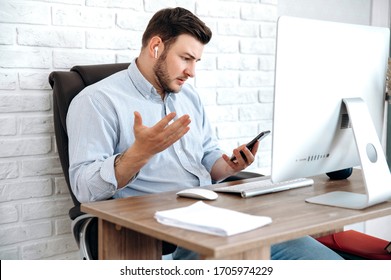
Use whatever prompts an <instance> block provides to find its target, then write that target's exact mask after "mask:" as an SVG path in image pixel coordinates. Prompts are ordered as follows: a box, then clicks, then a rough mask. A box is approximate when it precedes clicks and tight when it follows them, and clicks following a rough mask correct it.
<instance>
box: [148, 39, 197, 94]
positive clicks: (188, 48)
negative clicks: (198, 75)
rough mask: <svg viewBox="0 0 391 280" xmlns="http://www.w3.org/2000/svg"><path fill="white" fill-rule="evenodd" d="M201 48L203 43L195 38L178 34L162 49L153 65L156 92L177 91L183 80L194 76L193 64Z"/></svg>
mask: <svg viewBox="0 0 391 280" xmlns="http://www.w3.org/2000/svg"><path fill="white" fill-rule="evenodd" d="M203 50H204V45H203V44H202V43H201V42H199V41H198V40H196V39H195V38H193V37H191V36H189V35H180V36H179V37H178V38H177V40H176V41H175V42H174V43H173V44H172V45H171V46H170V48H169V49H165V50H164V51H163V53H162V54H161V56H160V57H159V58H158V60H157V61H156V64H155V66H154V69H153V70H154V73H155V78H156V81H157V84H158V85H159V88H158V89H157V90H158V92H160V91H162V92H160V93H162V94H163V93H165V92H175V93H176V92H179V91H180V90H181V88H182V85H183V84H184V83H185V81H186V80H187V79H188V78H189V77H190V78H193V77H194V76H195V65H196V63H197V61H199V60H200V59H201V55H202V52H203Z"/></svg>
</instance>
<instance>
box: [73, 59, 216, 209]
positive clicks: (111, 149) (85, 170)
mask: <svg viewBox="0 0 391 280" xmlns="http://www.w3.org/2000/svg"><path fill="white" fill-rule="evenodd" d="M134 111H138V112H140V114H141V116H142V119H143V124H144V125H146V126H149V127H151V126H154V125H155V124H156V123H157V122H158V121H160V120H161V119H162V118H163V117H164V116H165V115H167V114H168V113H170V112H176V113H177V116H178V117H180V116H182V115H184V114H188V115H190V119H191V123H190V131H189V132H188V133H187V134H186V135H184V136H183V137H182V138H181V139H180V140H179V141H177V142H176V143H174V144H173V145H172V146H171V147H169V148H168V149H166V150H164V151H162V152H160V153H158V154H156V155H155V156H154V157H152V159H151V160H150V161H149V162H148V163H147V164H146V165H145V166H144V167H143V168H142V169H141V170H140V172H139V173H138V174H137V175H136V176H135V177H134V178H133V180H131V181H130V182H129V183H128V185H127V186H126V187H124V188H122V189H120V190H117V181H116V178H115V172H114V159H115V157H116V156H117V155H118V154H120V153H122V152H124V151H125V150H127V149H128V148H129V147H130V146H131V145H132V144H133V142H134V140H135V138H134V134H133V124H134V114H133V113H134ZM67 131H68V136H69V161H70V168H69V177H70V182H71V186H72V189H73V192H74V194H75V196H76V197H77V199H78V200H79V201H80V202H87V201H96V200H103V199H107V198H110V197H113V196H114V197H115V198H117V197H126V196H133V195H143V194H147V193H158V192H163V191H171V190H178V189H183V188H188V187H192V186H203V185H209V184H211V177H210V171H211V169H212V166H213V165H214V163H215V162H216V160H217V159H218V158H220V157H221V155H222V152H221V150H220V149H219V147H218V142H217V139H216V137H215V136H214V133H213V130H212V127H211V125H210V123H209V121H208V120H207V117H206V115H205V111H204V107H203V105H202V102H201V100H200V98H199V96H198V94H197V93H196V92H195V90H194V89H193V88H192V87H191V86H190V85H189V84H185V85H184V86H183V87H182V90H181V91H180V92H178V93H168V94H166V96H165V98H164V101H163V100H162V98H161V96H160V95H159V94H158V93H157V92H156V90H155V89H154V88H153V86H152V85H151V84H150V83H149V82H148V81H147V80H146V79H145V78H144V77H143V76H142V74H141V73H140V71H139V70H138V68H137V65H136V63H135V60H134V61H133V62H132V63H131V64H130V66H129V68H128V69H126V70H123V71H120V72H118V73H116V74H114V75H112V76H110V77H108V78H106V79H104V80H102V81H100V82H98V83H95V84H93V85H91V86H89V87H86V88H85V89H84V90H83V91H82V92H80V93H79V94H78V95H77V96H76V97H75V98H74V99H73V101H72V103H71V105H70V107H69V111H68V115H67Z"/></svg>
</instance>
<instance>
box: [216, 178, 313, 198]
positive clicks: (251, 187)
mask: <svg viewBox="0 0 391 280" xmlns="http://www.w3.org/2000/svg"><path fill="white" fill-rule="evenodd" d="M313 184H314V180H312V179H309V178H298V179H293V180H288V181H283V182H277V183H273V182H272V180H271V179H270V178H267V179H262V180H258V181H254V182H248V183H243V184H238V185H234V186H226V187H216V188H214V189H213V190H214V191H215V192H227V193H239V194H240V195H241V196H242V197H244V198H246V197H252V196H256V195H261V194H267V193H273V192H280V191H285V190H289V189H294V188H301V187H309V186H312V185H313Z"/></svg>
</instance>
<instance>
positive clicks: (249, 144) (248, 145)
mask: <svg viewBox="0 0 391 280" xmlns="http://www.w3.org/2000/svg"><path fill="white" fill-rule="evenodd" d="M269 134H270V130H265V131H262V132H261V133H259V134H258V135H257V136H255V137H254V139H253V140H251V141H250V142H248V143H247V144H246V147H247V149H249V150H250V151H252V149H253V147H254V145H255V143H257V142H258V141H261V140H262V139H263V138H265V137H266V136H268V135H269ZM240 154H241V155H242V157H243V158H244V159H245V160H246V156H245V155H244V153H243V151H240ZM234 160H236V157H235V156H232V157H231V161H234Z"/></svg>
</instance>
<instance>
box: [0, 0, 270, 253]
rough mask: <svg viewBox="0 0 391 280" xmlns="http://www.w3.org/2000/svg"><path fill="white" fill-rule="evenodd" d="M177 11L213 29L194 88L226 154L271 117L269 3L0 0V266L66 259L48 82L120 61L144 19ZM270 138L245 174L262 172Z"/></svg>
mask: <svg viewBox="0 0 391 280" xmlns="http://www.w3.org/2000/svg"><path fill="white" fill-rule="evenodd" d="M173 6H182V7H185V8H187V9H189V10H191V11H193V12H194V13H196V14H197V15H198V16H199V17H200V18H202V19H203V20H204V21H205V22H206V23H207V24H208V25H209V26H210V27H211V28H212V30H213V39H212V41H211V42H210V44H208V45H207V46H206V48H205V52H204V56H203V60H202V61H201V62H200V64H199V67H198V70H199V71H198V72H197V76H196V78H195V80H194V81H193V82H192V83H193V84H194V85H195V86H196V87H197V88H198V89H199V92H200V95H201V97H202V99H203V101H204V103H205V105H206V110H207V112H208V114H209V118H210V120H211V121H212V123H213V125H214V126H215V128H216V133H217V135H218V137H219V139H220V140H221V144H222V146H223V148H224V149H225V150H227V152H230V151H231V150H232V149H233V148H234V147H236V146H237V145H238V144H240V143H244V142H246V141H248V140H249V139H250V138H252V137H253V136H254V135H255V134H256V133H257V132H258V131H259V130H263V129H270V128H271V123H272V121H271V119H272V95H273V90H272V88H273V70H274V47H275V42H274V39H275V34H276V33H275V22H276V17H277V0H236V1H235V0H210V1H203V0H175V1H173V0H162V1H155V0H132V1H128V0H110V1H109V0H24V1H23V0H20V1H19V0H0V128H1V129H0V259H75V258H78V254H77V252H76V251H77V247H76V244H75V242H74V240H73V237H72V235H71V232H70V224H71V222H70V219H69V218H68V210H69V208H70V207H71V205H72V202H71V200H70V197H69V194H68V190H67V187H66V183H65V180H64V178H63V176H62V171H61V166H60V162H59V160H58V156H57V153H56V147H55V138H54V129H53V120H52V92H51V89H50V86H49V84H48V75H49V73H50V72H51V71H54V70H68V69H69V68H70V67H72V66H73V65H76V64H98V63H114V62H127V61H129V60H130V59H132V57H134V56H135V55H137V54H138V52H139V48H140V42H141V35H142V32H143V30H144V28H145V26H146V25H147V22H148V20H149V18H150V17H151V16H152V15H153V13H154V12H156V11H157V10H159V9H161V8H164V7H173ZM270 140H271V139H265V141H264V142H263V145H262V147H261V151H260V153H259V156H258V159H257V162H256V163H255V166H254V168H262V169H264V170H266V171H268V169H269V166H270V144H271V141H270Z"/></svg>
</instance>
